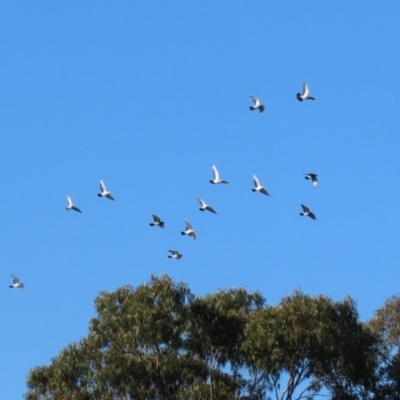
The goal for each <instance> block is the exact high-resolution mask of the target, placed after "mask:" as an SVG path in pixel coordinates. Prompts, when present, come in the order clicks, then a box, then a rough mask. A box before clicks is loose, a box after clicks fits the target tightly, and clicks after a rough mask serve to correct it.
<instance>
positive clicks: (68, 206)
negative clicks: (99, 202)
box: [66, 196, 82, 213]
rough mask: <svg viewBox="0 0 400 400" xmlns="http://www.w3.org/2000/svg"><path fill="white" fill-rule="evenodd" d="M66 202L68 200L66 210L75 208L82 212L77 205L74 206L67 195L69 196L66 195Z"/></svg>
mask: <svg viewBox="0 0 400 400" xmlns="http://www.w3.org/2000/svg"><path fill="white" fill-rule="evenodd" d="M67 202H68V205H67V208H66V209H67V210H68V211H69V210H75V211H78V212H80V213H81V212H82V211H81V210H80V209H79V208H78V207H77V206H74V204H73V203H72V200H71V198H70V197H69V196H67Z"/></svg>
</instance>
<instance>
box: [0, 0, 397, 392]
mask: <svg viewBox="0 0 400 400" xmlns="http://www.w3.org/2000/svg"><path fill="white" fill-rule="evenodd" d="M189 3H190V4H189ZM399 13H400V4H399V2H398V1H395V0H393V1H389V0H388V1H386V2H385V4H384V5H382V4H381V3H378V2H369V3H365V2H361V1H353V2H346V1H336V2H318V1H307V2H305V1H286V2H269V1H263V2H261V1H252V2H244V1H238V2H230V3H229V4H228V3H227V2H222V1H208V0H204V1H201V2H187V1H179V0H176V1H174V2H171V1H166V0H165V1H157V2H152V3H151V4H150V3H149V2H122V1H115V2H104V1H97V2H78V1H69V2H27V1H22V2H19V3H18V4H16V3H14V2H10V1H8V2H3V3H2V4H0V20H1V24H0V34H1V35H0V37H1V40H0V53H1V55H2V57H1V63H0V109H1V118H0V132H1V146H0V171H1V187H2V191H3V195H2V196H1V200H0V201H1V229H0V243H1V247H2V251H1V256H0V257H1V282H2V285H1V286H2V289H1V290H0V309H1V313H0V318H1V319H2V321H1V329H0V354H1V359H2V363H1V365H0V372H1V374H0V375H1V377H2V378H1V380H2V383H1V387H2V394H3V397H4V398H7V399H16V398H21V396H22V394H23V393H24V392H25V390H26V389H25V378H26V375H27V373H28V371H29V369H30V368H32V367H34V366H37V365H42V364H48V363H49V362H50V359H51V357H53V356H56V355H57V354H58V353H59V351H60V350H61V348H62V347H63V346H65V345H67V344H68V343H69V342H71V341H74V340H79V339H80V338H82V337H83V336H84V335H86V333H87V327H88V321H89V319H90V317H92V316H93V315H94V308H93V300H94V298H95V297H96V295H97V294H98V293H99V292H100V291H103V290H109V291H111V290H114V289H116V288H117V287H120V286H121V285H125V284H131V285H133V286H136V285H138V284H140V283H142V282H144V281H146V280H148V279H149V277H150V274H151V273H155V274H161V273H163V272H166V273H168V274H169V275H170V276H171V277H172V278H174V279H176V280H183V281H185V282H187V283H188V284H189V286H190V287H191V289H192V290H193V292H194V293H196V294H199V295H201V294H205V293H207V292H212V291H214V290H216V289H218V288H228V287H232V286H236V287H237V286H244V287H246V288H247V289H249V290H256V289H258V290H260V291H261V292H262V293H263V294H264V295H265V297H266V298H267V301H268V302H269V303H270V304H274V303H276V302H278V301H279V300H280V299H281V297H282V296H284V295H288V294H290V293H291V292H292V291H293V290H294V289H296V288H302V289H303V291H304V292H306V293H309V294H319V293H323V294H328V295H330V296H332V297H333V298H334V299H341V298H343V297H344V296H345V295H347V294H349V295H351V296H352V297H353V298H354V299H355V300H356V301H357V304H358V307H359V311H360V315H361V318H362V319H364V320H365V319H367V318H370V317H371V316H372V314H373V310H374V309H376V308H378V307H380V306H381V305H382V304H383V302H384V300H385V299H386V298H387V297H389V296H390V295H392V294H395V293H397V292H398V287H399V285H398V280H399V276H400V274H399V272H398V259H399V235H398V232H399V219H400V218H399V217H400V209H399V206H398V201H399V197H400V184H399V175H400V167H399V156H400V135H399V125H400V124H399V118H400V117H399V106H398V103H399V101H398V100H399V93H400V81H399V75H398V67H399V64H400V56H399V54H400V52H399V50H400V49H399V47H400V44H399V43H400V28H399V25H398V15H399ZM303 81H306V82H308V84H309V86H310V89H311V93H312V94H313V95H314V96H315V98H316V101H315V102H312V101H308V102H303V103H300V102H298V101H297V99H296V93H297V92H299V91H300V90H301V88H302V83H303ZM250 95H254V96H258V97H260V98H261V100H262V101H263V102H264V103H265V105H266V111H265V112H264V113H263V114H259V113H258V112H250V110H249V106H250V105H251V104H252V102H251V101H250V99H249V96H250ZM213 164H215V165H216V166H217V167H218V169H219V170H220V172H221V174H222V177H223V178H224V179H226V180H228V181H229V182H230V184H229V185H211V184H210V183H209V179H211V177H212V171H211V166H212V165H213ZM308 172H315V173H318V176H319V186H318V188H317V189H313V187H312V185H311V183H310V182H309V181H306V180H305V179H304V174H305V173H308ZM254 173H255V174H256V175H257V176H258V177H259V178H260V180H261V182H262V183H263V184H265V186H266V188H267V189H268V191H269V192H270V193H271V196H270V197H266V196H263V195H262V194H259V193H252V191H251V188H252V187H253V183H252V175H253V174H254ZM100 179H104V181H105V183H106V184H107V187H108V188H109V189H110V190H111V192H112V193H113V195H114V196H115V198H116V201H115V202H111V201H109V200H107V199H99V198H98V197H97V196H96V194H97V193H98V183H99V180H100ZM67 194H68V195H70V196H71V197H72V199H73V200H74V202H75V203H76V205H77V206H78V207H80V208H81V209H82V211H83V213H82V214H78V213H75V212H73V211H70V212H67V211H66V210H65V207H66V201H65V196H66V195H67ZM197 195H199V196H201V197H203V198H204V199H205V200H206V201H207V202H208V203H209V204H210V205H211V206H213V207H214V208H215V209H216V211H217V212H218V215H213V214H211V213H208V212H205V213H201V212H200V211H198V208H199V205H198V203H197V200H196V196H197ZM301 203H303V204H306V205H308V206H309V207H310V208H311V209H312V210H313V211H314V212H315V214H316V215H317V218H318V219H317V221H312V220H311V219H309V218H302V217H300V216H299V212H300V211H301V208H300V204H301ZM153 213H154V214H157V215H160V216H161V217H162V218H163V219H164V220H165V223H166V227H165V229H164V230H161V229H158V228H150V227H149V225H148V224H149V222H151V214H153ZM185 219H188V220H189V221H190V222H191V223H192V224H193V226H194V228H195V229H196V231H197V235H198V239H197V240H196V241H193V240H191V239H190V238H188V237H183V236H181V235H180V231H181V230H183V228H184V220H185ZM175 248H176V249H178V250H179V251H181V252H182V253H183V258H182V259H181V260H180V261H179V262H176V261H174V260H170V259H168V258H167V250H168V249H175ZM10 274H15V275H17V276H18V277H20V278H21V280H22V281H23V282H24V283H25V287H26V288H25V290H24V291H17V290H10V289H8V285H9V284H10V282H11V280H10Z"/></svg>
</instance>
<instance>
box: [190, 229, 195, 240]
mask: <svg viewBox="0 0 400 400" xmlns="http://www.w3.org/2000/svg"><path fill="white" fill-rule="evenodd" d="M189 236H190V237H192V238H193V239H196V233H195V232H194V231H193V232H190V233H189Z"/></svg>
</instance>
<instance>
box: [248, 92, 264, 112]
mask: <svg viewBox="0 0 400 400" xmlns="http://www.w3.org/2000/svg"><path fill="white" fill-rule="evenodd" d="M250 98H251V99H252V100H253V101H254V104H253V105H252V106H250V110H251V111H253V110H259V111H260V113H262V112H264V110H265V106H264V104H261V101H260V99H259V98H258V97H254V96H250Z"/></svg>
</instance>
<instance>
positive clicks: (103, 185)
mask: <svg viewBox="0 0 400 400" xmlns="http://www.w3.org/2000/svg"><path fill="white" fill-rule="evenodd" d="M100 190H101V191H102V192H106V191H107V189H106V185H105V184H104V182H103V181H100Z"/></svg>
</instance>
